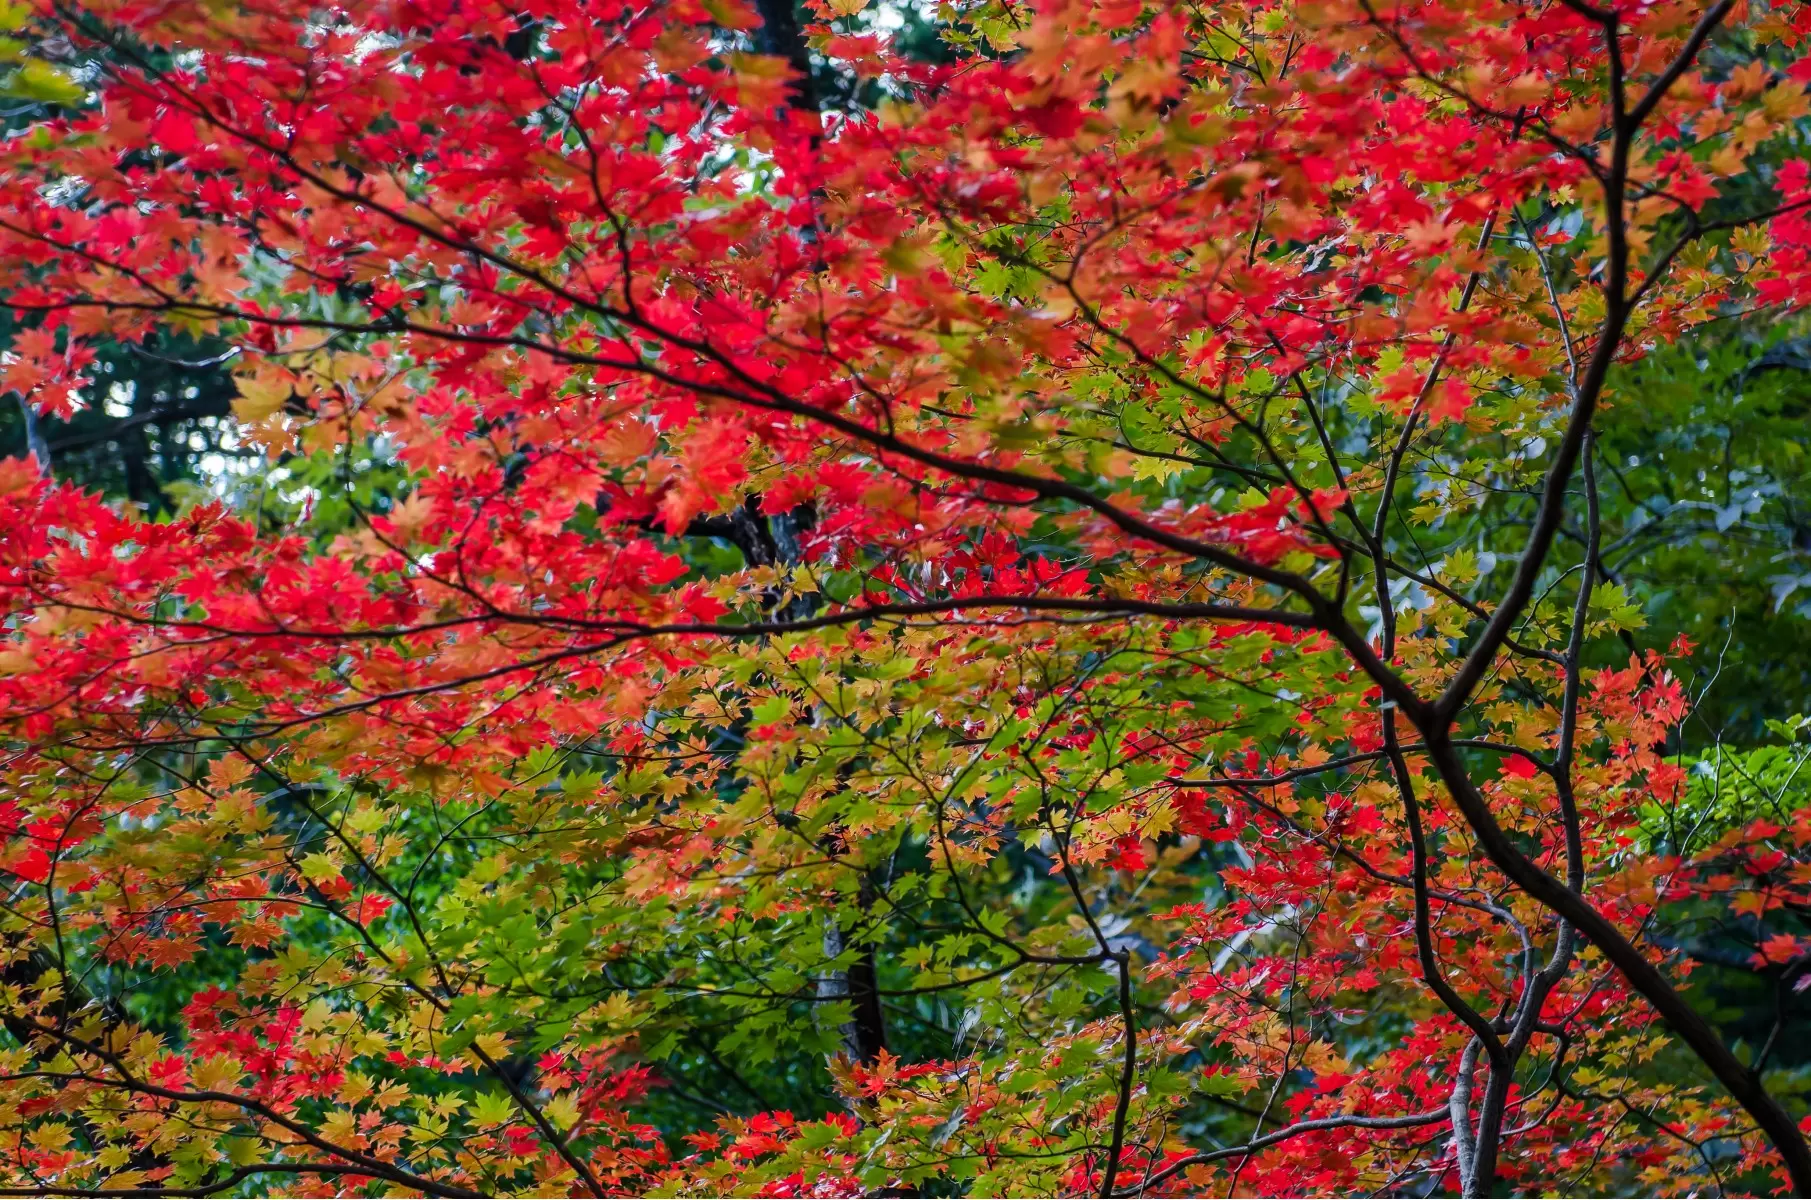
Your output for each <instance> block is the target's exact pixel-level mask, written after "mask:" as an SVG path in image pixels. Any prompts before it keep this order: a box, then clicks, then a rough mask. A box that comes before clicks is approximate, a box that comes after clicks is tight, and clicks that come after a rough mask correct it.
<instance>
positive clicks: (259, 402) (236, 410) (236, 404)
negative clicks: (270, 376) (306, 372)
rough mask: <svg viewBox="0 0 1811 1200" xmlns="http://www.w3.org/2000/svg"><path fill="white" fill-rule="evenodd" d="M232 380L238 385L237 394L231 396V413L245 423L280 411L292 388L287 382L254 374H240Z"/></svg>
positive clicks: (250, 423) (286, 401) (265, 417)
mask: <svg viewBox="0 0 1811 1200" xmlns="http://www.w3.org/2000/svg"><path fill="white" fill-rule="evenodd" d="M233 382H234V383H236V384H238V386H239V394H238V395H237V396H235V397H234V398H233V415H234V416H235V417H238V418H239V419H240V420H241V421H243V422H245V423H246V424H247V425H255V424H257V423H258V422H259V421H263V420H268V419H269V418H270V417H272V416H275V415H276V414H277V413H279V412H281V411H282V410H283V406H284V405H285V404H288V403H289V397H290V395H291V392H292V390H293V389H291V388H290V386H289V384H288V383H287V382H283V383H274V382H271V381H270V380H266V379H260V378H258V377H256V376H248V375H240V376H238V377H237V378H235V379H234V381H233Z"/></svg>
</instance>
